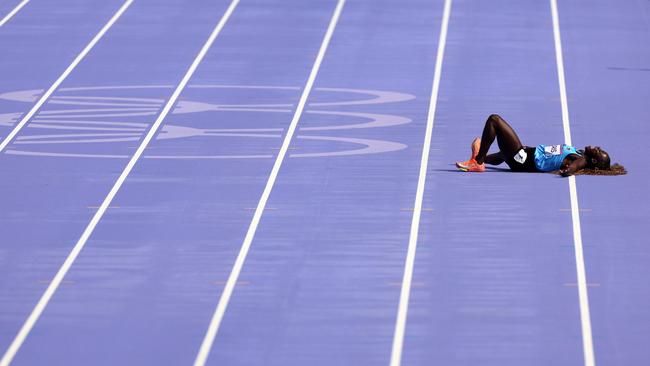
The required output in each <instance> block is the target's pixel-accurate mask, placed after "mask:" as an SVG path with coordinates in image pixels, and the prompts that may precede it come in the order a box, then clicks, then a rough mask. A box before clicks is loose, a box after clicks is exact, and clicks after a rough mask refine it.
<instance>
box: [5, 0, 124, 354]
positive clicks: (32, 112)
mask: <svg viewBox="0 0 650 366" xmlns="http://www.w3.org/2000/svg"><path fill="white" fill-rule="evenodd" d="M132 2H133V0H127V1H126V2H124V4H123V5H122V6H121V7H120V9H119V10H118V11H117V12H116V13H115V14H114V15H113V17H112V18H111V19H110V20H109V21H108V23H106V25H104V27H103V28H102V29H101V30H100V31H99V33H97V35H95V37H94V38H93V39H92V40H91V41H90V43H88V45H87V46H86V47H85V48H84V49H83V50H82V51H81V53H79V55H77V57H76V58H75V59H74V61H72V63H71V64H70V66H68V68H67V69H65V71H63V74H61V76H59V78H58V79H56V81H55V82H54V84H52V86H50V88H49V89H47V91H46V92H45V93H43V95H41V97H40V98H39V99H38V101H37V102H36V104H34V106H33V107H32V109H30V110H29V112H27V114H26V115H25V116H24V117H23V118H22V119H21V120H20V122H19V123H18V124H17V125H16V126H15V127H14V128H13V130H11V132H10V133H9V134H8V135H7V137H5V138H4V140H2V143H0V153H2V152H3V151H4V150H5V148H6V147H7V145H9V143H10V142H11V140H13V138H14V137H16V135H17V134H18V132H20V130H21V129H22V128H23V127H24V126H25V125H26V124H27V122H28V121H29V120H30V119H31V118H32V117H34V115H35V114H36V113H37V112H38V111H39V109H41V107H42V106H43V104H45V102H47V100H48V98H49V97H50V96H51V95H52V93H54V92H55V91H56V89H57V88H58V87H59V86H60V85H61V83H63V81H64V80H65V78H67V77H68V75H70V73H71V72H72V70H74V68H75V67H77V65H78V64H79V63H80V62H81V60H83V58H84V57H86V55H87V54H88V52H90V50H91V49H92V48H93V47H94V46H95V45H96V44H97V42H99V40H100V39H101V38H102V37H103V36H104V34H105V33H106V32H107V31H108V30H109V29H110V28H111V27H112V26H113V24H114V23H115V22H116V21H117V20H118V19H119V18H120V16H122V14H123V13H124V12H125V11H126V9H128V7H129V6H130V5H131V3H132ZM0 366H1V364H0Z"/></svg>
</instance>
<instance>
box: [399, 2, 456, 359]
mask: <svg viewBox="0 0 650 366" xmlns="http://www.w3.org/2000/svg"><path fill="white" fill-rule="evenodd" d="M450 14H451V0H445V5H444V10H443V13H442V24H441V25H440V37H439V39H438V54H437V56H436V66H435V71H434V73H433V88H432V90H431V100H430V102H429V115H428V116H427V127H426V132H425V135H424V145H423V146H422V161H421V162H420V177H419V179H418V187H417V191H416V193H415V204H414V205H413V207H414V210H413V219H412V221H411V234H410V237H409V244H408V251H407V253H406V262H405V264H404V277H403V279H402V290H401V293H400V297H399V306H398V309H397V320H396V322H395V334H394V336H393V348H392V352H391V359H390V364H391V366H399V365H400V364H401V362H402V348H403V345H404V332H405V329H406V318H407V312H408V306H409V297H410V296H411V281H412V279H413V267H414V266H415V252H416V249H417V243H418V233H419V228H420V214H421V213H422V200H423V198H424V187H425V184H426V179H427V167H428V165H429V152H430V151H431V135H432V134H433V123H434V120H435V116H436V105H437V104H438V90H439V89H440V76H441V73H442V61H443V59H444V56H445V44H446V43H447V28H448V27H449V17H450Z"/></svg>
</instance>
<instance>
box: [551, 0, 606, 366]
mask: <svg viewBox="0 0 650 366" xmlns="http://www.w3.org/2000/svg"><path fill="white" fill-rule="evenodd" d="M550 1H551V14H552V17H553V38H554V40H555V61H556V63H557V77H558V83H559V87H560V101H561V104H562V123H563V125H564V142H565V143H566V144H567V145H571V130H570V128H569V105H568V103H567V98H566V81H565V79H564V60H563V57H562V39H561V38H560V19H559V15H558V10H557V0H550ZM569 194H570V196H571V219H572V221H573V246H574V249H575V257H576V272H577V277H578V297H579V302H580V323H581V326H582V348H583V352H584V360H585V366H594V365H595V364H596V361H595V358H594V346H593V340H592V336H591V316H590V314H589V295H588V292H587V273H586V270H585V261H584V256H583V250H582V232H581V230H580V208H579V206H578V191H577V188H576V179H575V177H574V176H571V177H569Z"/></svg>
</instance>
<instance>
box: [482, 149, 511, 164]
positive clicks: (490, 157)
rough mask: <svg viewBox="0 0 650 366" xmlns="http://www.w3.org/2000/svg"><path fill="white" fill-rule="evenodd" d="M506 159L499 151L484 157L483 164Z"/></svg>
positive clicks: (495, 162) (500, 162) (496, 162)
mask: <svg viewBox="0 0 650 366" xmlns="http://www.w3.org/2000/svg"><path fill="white" fill-rule="evenodd" d="M504 161H506V158H505V157H504V156H503V154H502V153H501V151H499V152H498V153H494V154H490V155H487V156H486V157H485V164H489V165H499V164H502V163H503V162H504Z"/></svg>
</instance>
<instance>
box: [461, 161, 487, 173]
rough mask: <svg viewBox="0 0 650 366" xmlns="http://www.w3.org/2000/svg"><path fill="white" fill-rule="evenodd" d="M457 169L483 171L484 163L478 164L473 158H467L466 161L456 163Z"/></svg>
mask: <svg viewBox="0 0 650 366" xmlns="http://www.w3.org/2000/svg"><path fill="white" fill-rule="evenodd" d="M456 166H457V167H458V169H460V170H462V171H464V172H484V171H485V164H479V163H477V162H476V160H475V159H469V160H467V161H462V162H458V163H456Z"/></svg>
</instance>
